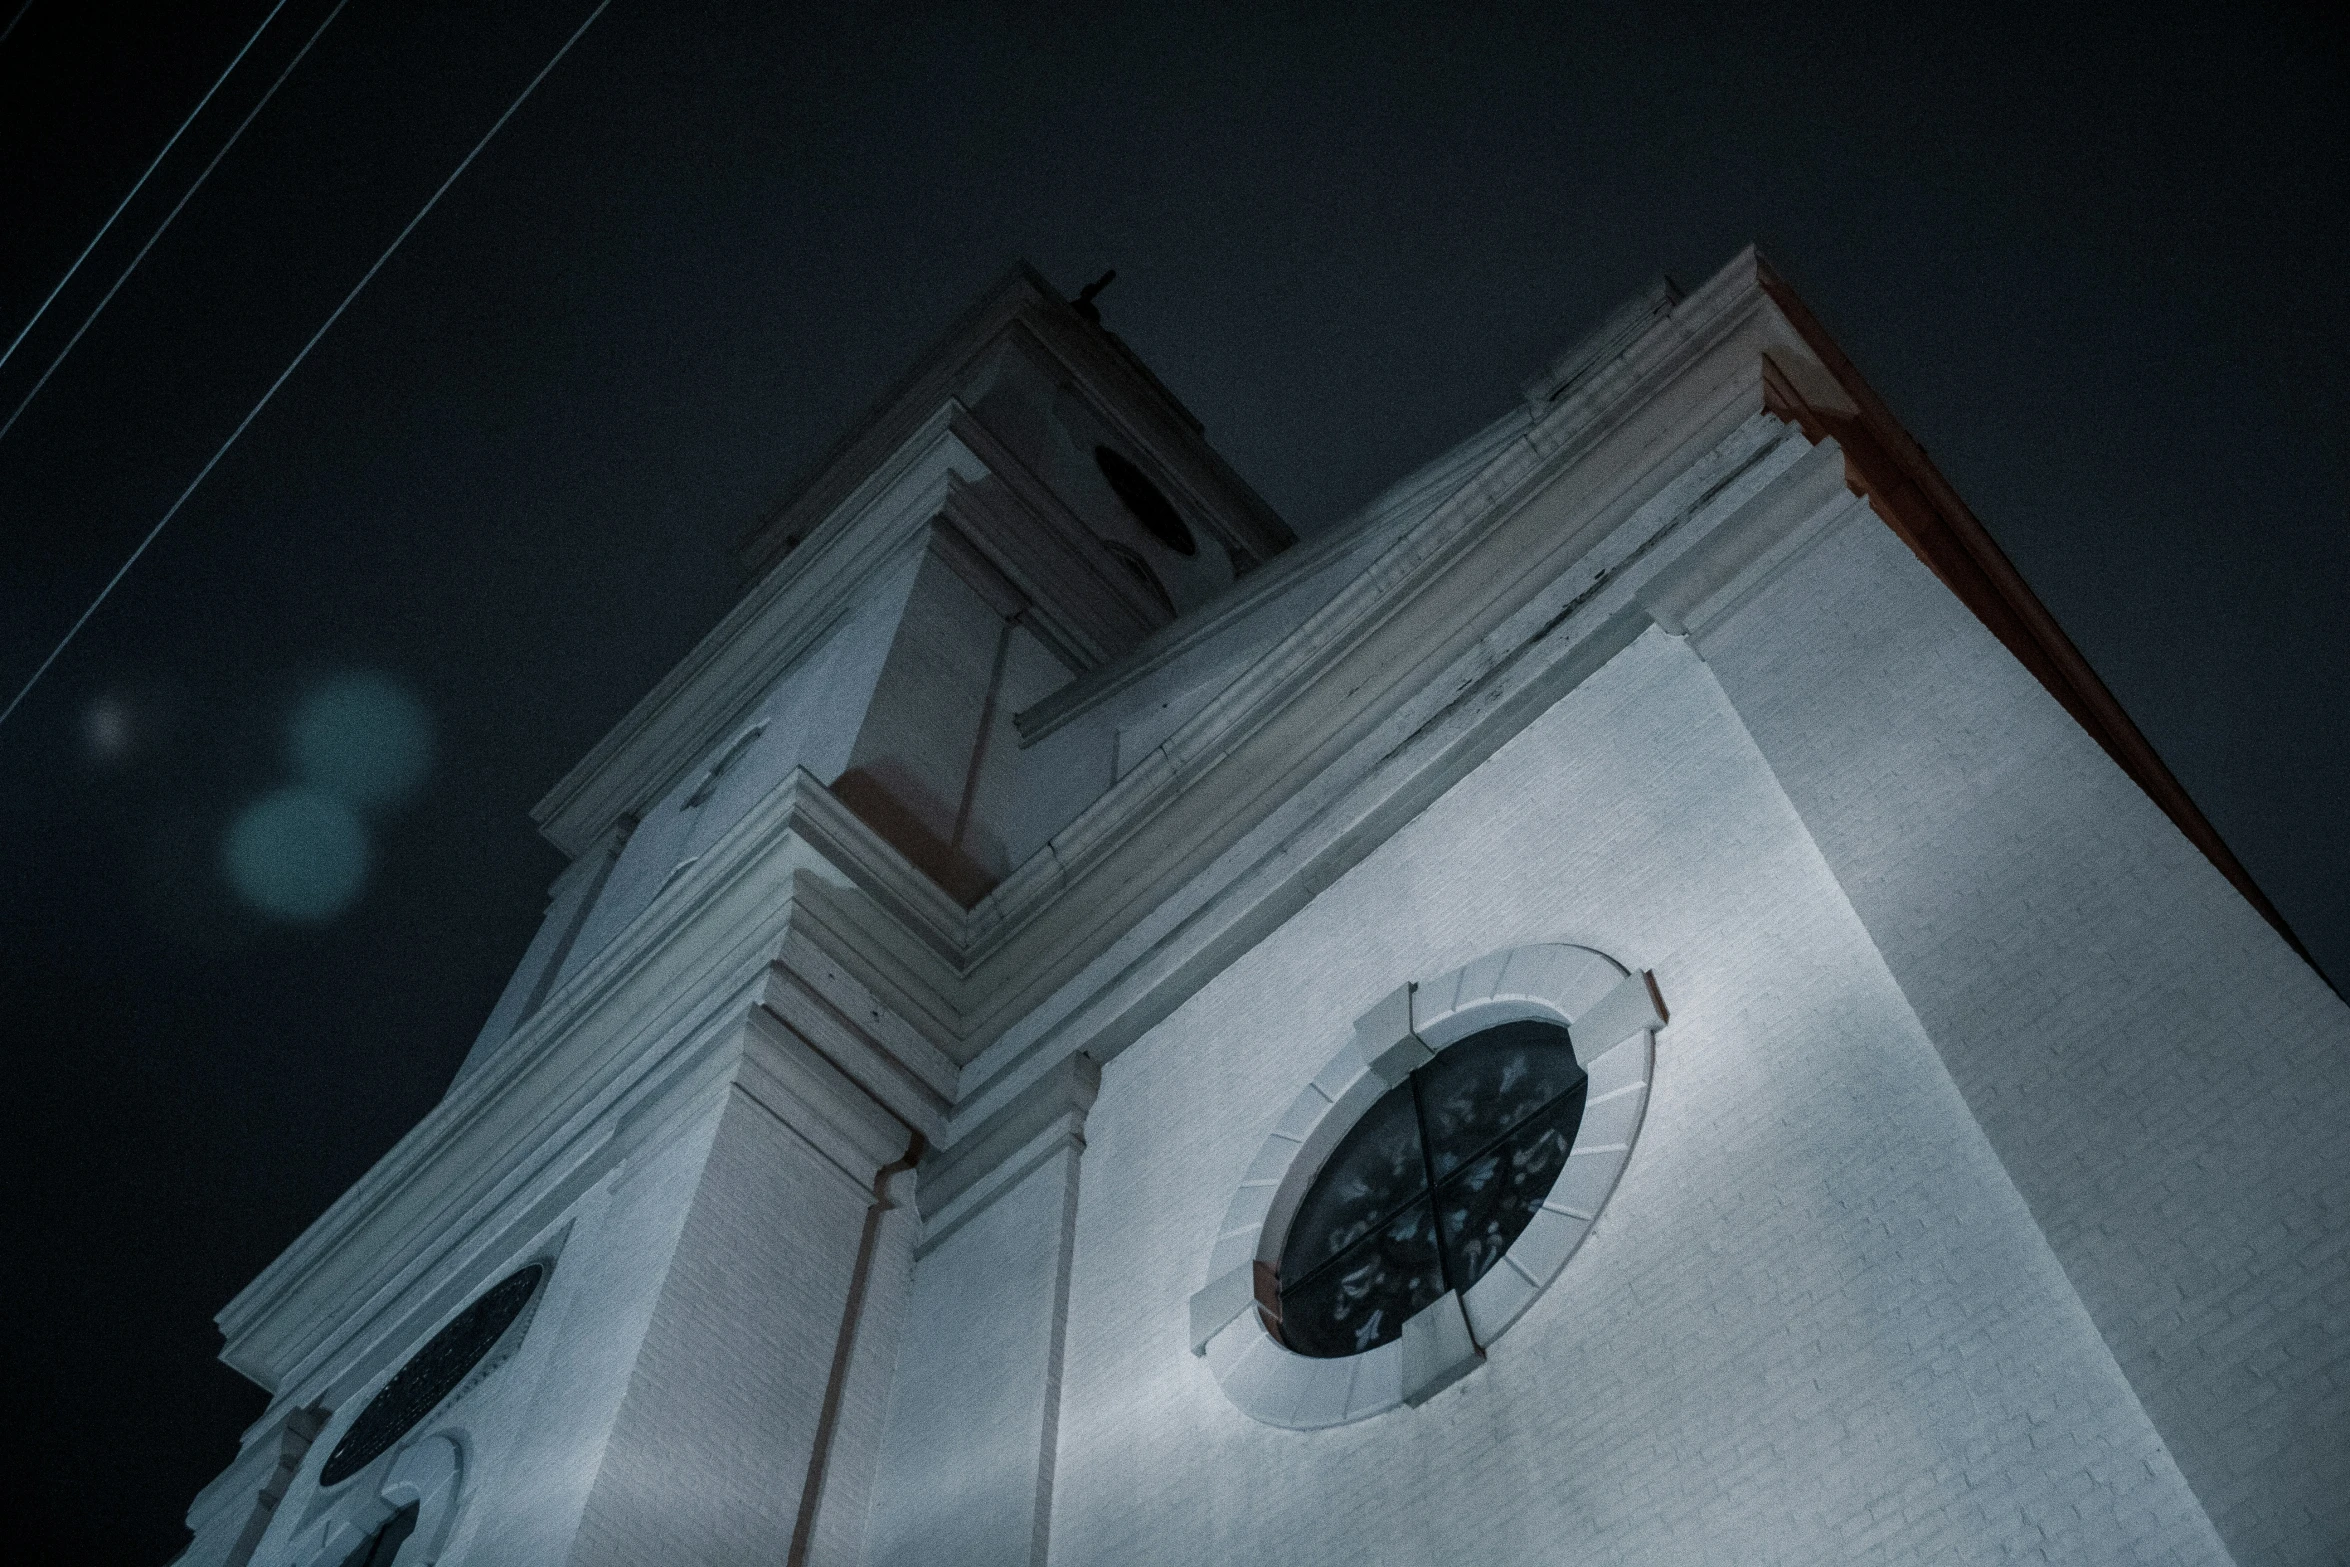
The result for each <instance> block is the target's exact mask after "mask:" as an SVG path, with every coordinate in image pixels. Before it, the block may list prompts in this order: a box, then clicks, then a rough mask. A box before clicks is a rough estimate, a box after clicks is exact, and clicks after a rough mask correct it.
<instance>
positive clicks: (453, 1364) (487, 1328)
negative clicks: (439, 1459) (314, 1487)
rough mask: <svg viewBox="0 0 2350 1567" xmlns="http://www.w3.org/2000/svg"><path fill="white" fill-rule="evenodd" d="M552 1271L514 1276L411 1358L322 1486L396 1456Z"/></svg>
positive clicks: (322, 1474)
mask: <svg viewBox="0 0 2350 1567" xmlns="http://www.w3.org/2000/svg"><path fill="white" fill-rule="evenodd" d="M546 1271H547V1270H546V1266H545V1264H543V1263H536V1262H534V1263H532V1264H531V1265H530V1266H529V1267H527V1268H524V1269H523V1270H522V1271H520V1272H519V1273H515V1274H512V1275H510V1276H509V1277H507V1278H506V1279H504V1280H503V1281H501V1282H500V1283H498V1284H497V1285H495V1286H493V1287H492V1288H491V1289H490V1290H488V1291H487V1292H486V1293H485V1294H483V1295H482V1297H481V1298H480V1299H479V1300H477V1301H475V1302H474V1303H473V1304H472V1305H470V1306H468V1307H466V1308H465V1309H464V1310H463V1311H460V1312H459V1313H457V1315H456V1317H455V1318H454V1319H453V1320H451V1321H450V1323H449V1325H448V1326H447V1327H445V1328H443V1329H441V1330H440V1331H439V1332H438V1333H435V1334H434V1335H433V1336H432V1338H431V1339H430V1340H429V1341H428V1342H427V1343H426V1344H425V1346H424V1348H422V1349H420V1350H418V1351H417V1352H416V1353H415V1354H414V1355H411V1356H410V1357H409V1358H408V1363H407V1364H406V1365H404V1366H402V1367H401V1368H400V1369H399V1370H398V1371H397V1372H395V1373H394V1374H393V1376H392V1379H391V1380H390V1381H389V1382H386V1383H385V1384H384V1385H383V1389H382V1391H380V1392H378V1393H377V1394H376V1395H375V1397H373V1398H371V1399H369V1400H368V1401H367V1407H366V1408H365V1409H362V1410H360V1411H359V1418H358V1419H356V1420H354V1421H352V1422H351V1429H350V1430H348V1431H346V1432H344V1433H343V1439H342V1440H341V1441H340V1442H337V1443H336V1444H335V1450H334V1451H333V1452H331V1453H329V1454H327V1455H326V1466H325V1467H324V1468H323V1469H321V1470H320V1471H319V1474H318V1483H319V1484H320V1485H337V1484H340V1483H341V1482H343V1481H345V1480H348V1479H350V1478H351V1476H353V1475H355V1474H357V1473H358V1472H359V1471H360V1470H362V1469H364V1468H366V1467H367V1466H368V1465H369V1464H371V1463H374V1462H375V1461H376V1460H377V1459H378V1458H380V1457H382V1456H383V1455H384V1454H385V1453H387V1452H390V1451H391V1448H392V1444H393V1443H394V1442H397V1441H399V1440H400V1438H402V1437H404V1436H406V1435H407V1434H408V1433H409V1431H410V1430H411V1429H413V1428H414V1427H415V1425H416V1423H417V1422H418V1421H419V1420H422V1419H423V1418H424V1417H425V1416H426V1415H429V1414H431V1413H432V1412H433V1410H435V1409H436V1408H438V1407H439V1406H440V1402H441V1400H442V1399H444V1398H447V1397H448V1396H449V1395H450V1394H451V1393H453V1392H455V1391H456V1390H457V1385H458V1384H459V1383H461V1382H463V1381H464V1380H465V1378H466V1377H467V1376H468V1375H469V1374H470V1373H471V1372H472V1370H473V1368H474V1367H475V1366H478V1365H480V1364H481V1362H482V1358H483V1357H484V1356H486V1355H487V1354H489V1352H490V1351H491V1350H492V1349H495V1348H496V1347H497V1344H498V1340H499V1339H501V1338H503V1337H505V1334H506V1330H507V1329H508V1328H510V1327H512V1326H513V1325H514V1319H515V1318H516V1317H519V1316H521V1315H522V1308H523V1307H525V1306H527V1305H529V1304H530V1298H531V1297H532V1296H533V1295H535V1294H537V1293H538V1287H539V1279H540V1278H541V1277H542V1276H543V1275H544V1274H545V1273H546Z"/></svg>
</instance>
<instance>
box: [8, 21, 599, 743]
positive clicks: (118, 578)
mask: <svg viewBox="0 0 2350 1567" xmlns="http://www.w3.org/2000/svg"><path fill="white" fill-rule="evenodd" d="M280 3H281V4H283V3H284V0H280ZM611 4H612V0H598V3H597V5H596V8H595V9H594V10H593V11H590V12H589V13H588V14H587V20H586V21H584V22H581V23H580V24H579V26H578V27H576V28H574V29H573V30H572V34H571V36H570V37H569V38H566V39H564V40H563V45H562V47H561V48H559V49H557V50H556V51H555V52H554V54H553V55H552V56H551V57H549V59H548V60H547V63H546V64H545V65H542V66H540V67H539V73H538V75H536V76H534V77H532V78H531V79H530V80H529V82H528V83H526V84H525V85H524V86H523V89H522V91H521V92H519V93H517V94H515V97H514V101H513V102H512V103H510V104H508V105H506V112H505V113H503V114H501V115H499V116H498V117H497V119H496V120H495V121H493V122H492V123H491V125H490V128H489V129H488V130H486V131H484V132H482V136H481V140H479V141H477V142H475V143H474V144H473V148H472V150H471V151H469V152H467V153H466V154H465V156H464V157H462V158H460V159H458V160H457V166H456V167H455V168H454V169H451V170H450V171H449V177H448V178H447V179H445V180H443V181H441V183H440V186H439V188H438V189H436V190H434V192H433V193H432V194H431V195H430V196H427V197H426V198H425V200H424V205H423V206H421V207H419V208H417V209H416V216H414V217H412V218H410V219H409V220H408V222H407V224H406V226H405V227H403V228H402V229H401V230H400V232H399V233H397V234H395V235H393V236H392V242H391V243H390V244H389V245H386V246H385V247H384V249H383V254H382V255H380V256H377V257H376V258H375V263H374V264H373V265H372V266H370V267H369V268H368V269H367V270H366V271H365V272H363V273H361V274H360V277H359V281H358V282H356V283H354V284H352V285H351V291H350V292H349V293H347V294H345V295H344V296H343V299H342V303H340V304H338V305H336V306H335V307H334V309H333V310H331V311H329V312H327V317H326V319H325V320H324V321H322V322H320V323H319V324H318V330H317V331H315V332H313V333H311V334H310V340H309V341H308V342H306V343H304V344H303V345H302V346H301V348H300V349H299V350H298V351H297V352H296V353H295V355H294V357H293V358H292V359H290V360H288V361H287V362H286V367H285V368H284V369H283V370H280V371H279V372H278V374H277V379H276V380H274V381H272V382H270V383H269V388H268V390H266V391H264V392H263V393H262V394H261V396H260V399H259V400H258V401H256V402H255V403H254V404H253V406H252V407H251V408H250V409H248V410H246V412H245V417H244V418H242V419H240V420H238V421H237V427H236V428H235V429H233V430H231V431H229V433H228V439H227V440H225V441H222V442H221V443H220V446H219V449H218V450H216V451H214V452H213V454H212V455H211V457H209V458H208V459H206V461H205V463H204V466H203V467H201V468H199V469H197V470H196V476H195V477H194V478H193V479H190V480H189V481H188V487H187V488H186V489H184V490H182V491H180V493H179V498H178V499H177V500H175V501H173V502H172V503H171V505H170V506H168V507H166V508H165V509H164V513H163V515H162V516H161V517H159V518H157V519H156V522H155V526H154V527H152V528H149V529H148V530H147V536H146V537H145V538H143V539H141V540H140V541H139V547H138V548H137V549H135V550H132V551H131V553H130V557H129V559H127V560H125V561H124V562H123V563H122V565H121V566H119V567H117V568H116V570H115V573H114V575H113V576H111V577H109V578H107V579H106V586H104V587H102V588H100V589H99V590H98V596H97V597H96V598H94V599H92V600H90V607H89V608H87V609H85V610H83V611H82V613H81V618H80V619H78V620H76V621H75V622H74V623H73V624H72V625H71V626H70V627H68V628H67V630H66V633H65V635H64V636H62V637H60V638H58V639H57V645H56V646H55V647H53V648H51V649H50V650H49V656H48V657H47V658H44V659H42V660H41V666H40V667H39V668H38V669H36V670H34V671H33V673H32V678H30V679H28V680H27V681H25V683H24V684H23V685H22V686H21V687H19V688H18V690H17V693H16V695H15V696H13V697H11V698H9V701H8V705H7V706H6V707H4V708H0V724H5V723H7V722H8V720H9V718H10V716H11V715H12V714H14V713H15V712H16V710H17V708H18V707H19V706H21V705H23V702H24V699H25V698H26V697H27V696H29V695H30V694H31V693H32V689H33V687H35V686H37V685H39V684H40V683H41V677H42V676H43V675H46V674H47V673H48V672H49V666H50V665H52V664H54V663H56V662H57V660H58V659H59V658H60V657H61V656H62V655H63V654H64V652H65V650H66V648H67V647H68V646H70V645H71V644H72V642H73V639H74V638H75V637H76V636H78V635H80V634H81V629H82V627H84V626H86V625H88V624H89V623H90V617H91V616H92V615H95V614H97V613H98V609H99V606H100V605H102V604H104V603H105V602H106V600H107V598H108V597H109V596H111V595H112V594H113V592H114V590H115V588H116V587H118V586H120V585H121V583H122V579H123V578H125V577H127V576H129V575H130V570H131V568H132V567H133V566H135V565H137V564H138V563H139V557H140V556H142V555H144V554H146V553H147V550H148V547H149V546H150V545H152V544H153V543H154V542H155V541H156V540H157V539H158V538H160V537H161V536H162V534H163V530H164V529H165V528H166V527H168V526H170V524H171V519H172V518H174V517H176V516H178V515H179V511H180V508H181V507H183V506H185V505H187V503H188V497H190V496H192V495H194V494H195V493H196V491H197V489H198V488H200V487H201V486H202V485H203V483H204V481H205V480H206V479H207V478H209V477H210V476H211V473H212V470H213V469H215V468H217V467H219V466H220V460H221V459H222V458H223V457H226V456H227V455H228V454H229V448H231V447H233V446H235V445H236V444H237V440H238V438H239V437H240V436H242V435H243V434H244V433H245V431H246V430H248V429H249V428H251V427H252V424H253V421H254V420H256V419H258V418H260V417H261V410H262V409H264V408H267V407H268V406H269V400H270V399H271V398H273V397H275V396H277V393H278V388H280V387H282V386H284V385H285V384H286V382H287V381H289V380H291V379H292V378H293V374H294V372H295V371H296V370H298V369H300V368H301V366H302V361H303V360H305V359H307V358H309V357H310V351H311V350H312V349H314V348H316V347H317V346H318V343H319V339H321V338H323V337H325V336H326V334H327V333H328V331H329V330H331V329H332V328H333V326H334V324H335V323H336V322H337V321H340V320H341V319H342V318H343V312H344V311H346V310H348V309H350V308H351V302H352V301H353V300H355V299H357V298H358V297H359V295H360V293H361V292H362V291H363V290H365V289H366V287H367V285H368V284H369V283H371V282H373V281H375V275H376V274H377V273H378V272H381V271H382V270H383V269H384V265H385V263H387V262H389V261H390V260H391V259H392V256H393V254H394V253H395V252H397V251H398V250H399V248H400V246H401V244H402V243H403V242H404V241H406V239H407V238H408V236H409V235H410V234H412V233H414V232H415V231H416V226H417V225H418V224H420V223H422V222H423V221H424V220H425V217H426V215H427V214H429V213H430V212H431V211H432V209H433V208H434V207H436V206H438V205H440V200H441V198H442V197H443V196H446V195H447V194H448V193H449V187H450V186H452V185H454V184H456V183H457V181H458V179H459V178H460V177H462V176H463V175H464V173H465V171H466V170H467V169H469V168H471V167H472V166H473V160H474V159H476V158H478V157H480V156H481V154H482V149H483V148H485V147H487V146H489V144H490V142H491V141H492V139H494V138H495V137H496V136H497V134H498V132H499V131H501V130H503V129H505V126H506V122H507V121H508V120H510V119H512V118H514V116H515V114H516V113H517V112H518V111H519V110H520V109H521V108H522V106H523V105H524V104H525V103H527V102H529V101H530V95H531V94H532V93H534V92H536V91H538V87H539V83H541V82H543V81H545V80H546V79H547V77H548V75H549V74H550V73H551V72H552V71H553V70H554V69H555V67H556V66H558V65H560V64H561V63H562V62H563V57H564V56H565V55H567V54H569V53H570V52H571V47H572V45H574V44H576V43H578V42H579V41H580V39H581V38H583V37H585V36H586V34H587V30H588V29H589V28H591V27H593V26H595V25H596V18H597V17H599V16H602V15H603V14H604V12H605V10H606V9H607V8H609V7H610V5H611ZM273 14H274V13H273Z"/></svg>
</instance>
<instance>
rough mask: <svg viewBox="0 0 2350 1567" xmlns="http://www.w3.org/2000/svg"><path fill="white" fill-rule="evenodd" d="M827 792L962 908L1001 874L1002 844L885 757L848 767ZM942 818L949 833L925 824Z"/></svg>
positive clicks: (987, 890)
mask: <svg viewBox="0 0 2350 1567" xmlns="http://www.w3.org/2000/svg"><path fill="white" fill-rule="evenodd" d="M832 792H833V794H834V795H835V796H836V797H837V798H838V799H839V800H840V803H841V804H843V805H845V806H847V807H848V808H849V810H850V811H851V812H853V813H855V815H856V817H857V819H858V820H859V821H862V822H863V823H864V824H865V825H866V826H868V827H870V828H872V829H873V830H874V831H875V832H876V833H878V834H880V836H881V839H882V841H883V842H885V843H887V844H888V845H889V846H890V847H891V848H893V849H895V850H897V851H898V852H899V853H900V854H902V855H904V856H905V857H906V859H907V861H908V863H910V864H911V865H912V866H913V867H914V868H915V869H916V870H918V871H920V872H921V873H922V874H923V875H925V876H927V877H929V878H930V879H931V880H932V881H934V882H936V883H938V885H939V886H940V888H942V889H943V890H944V891H945V892H946V894H947V896H948V897H950V898H953V899H954V900H955V901H956V902H957V903H959V904H961V905H962V906H963V907H964V908H970V907H971V906H972V905H973V904H975V903H977V902H978V901H979V900H980V899H982V898H984V897H986V896H987V895H988V893H990V892H991V891H993V890H994V889H995V885H996V883H998V882H1000V881H1002V880H1003V879H1004V869H1005V867H1004V865H1003V860H1004V852H1003V848H1002V846H1001V845H1000V844H998V843H996V842H995V841H994V840H993V838H992V836H991V835H989V834H987V833H986V832H985V831H984V829H982V828H980V827H979V826H978V824H977V823H974V822H970V821H968V820H957V819H956V816H955V813H953V812H951V811H950V810H949V809H948V808H947V807H946V806H944V805H943V804H942V803H941V802H939V801H938V800H936V798H935V797H933V796H932V795H931V794H930V791H928V790H926V789H924V788H923V787H922V785H921V784H920V783H919V782H918V781H916V780H915V779H914V778H913V777H912V776H911V775H910V774H908V773H907V772H906V771H905V770H904V769H902V768H899V767H895V766H893V765H891V764H890V763H888V762H881V763H877V764H875V765H873V766H870V767H852V768H850V769H849V770H848V771H847V772H845V773H843V774H841V775H840V776H839V777H838V778H836V779H834V780H833V782H832ZM965 814H966V815H967V809H966V813H965ZM946 820H955V821H956V828H955V832H954V835H953V836H950V837H942V836H940V834H939V832H938V830H937V829H936V828H934V827H932V826H931V825H930V823H931V822H933V821H946Z"/></svg>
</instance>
